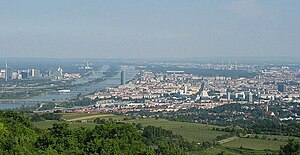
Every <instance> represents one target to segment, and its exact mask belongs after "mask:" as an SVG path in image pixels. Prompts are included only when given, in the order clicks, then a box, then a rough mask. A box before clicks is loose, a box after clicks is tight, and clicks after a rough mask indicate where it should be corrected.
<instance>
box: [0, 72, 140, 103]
mask: <svg viewBox="0 0 300 155" xmlns="http://www.w3.org/2000/svg"><path fill="white" fill-rule="evenodd" d="M107 69H108V68H107V67H103V68H102V70H101V71H93V73H92V74H91V75H89V76H88V77H84V78H82V79H77V81H75V83H76V84H83V83H88V82H89V81H91V80H93V79H96V78H101V77H103V72H105V71H106V70H107ZM122 70H125V80H126V81H130V80H132V79H133V78H134V77H135V76H136V75H137V71H136V70H135V68H134V67H133V66H127V67H122ZM120 83H121V73H118V74H117V75H115V76H113V77H108V78H106V80H105V81H102V82H98V83H92V84H86V85H83V86H78V87H75V88H72V89H71V92H70V93H63V94H59V93H48V94H44V95H41V96H36V97H32V98H29V99H25V100H15V101H12V102H10V103H0V109H13V108H17V107H21V106H33V105H35V104H37V103H38V102H42V101H64V100H67V99H70V98H74V97H76V96H77V95H78V94H81V95H87V94H90V93H93V92H96V91H101V90H105V89H106V88H108V87H116V86H119V85H120Z"/></svg>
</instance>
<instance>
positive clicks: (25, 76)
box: [21, 70, 29, 79]
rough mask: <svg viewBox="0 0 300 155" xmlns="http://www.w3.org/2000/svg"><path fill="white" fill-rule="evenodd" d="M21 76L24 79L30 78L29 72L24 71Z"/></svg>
mask: <svg viewBox="0 0 300 155" xmlns="http://www.w3.org/2000/svg"><path fill="white" fill-rule="evenodd" d="M21 76H22V79H28V76H29V74H28V71H27V70H24V71H22V72H21Z"/></svg>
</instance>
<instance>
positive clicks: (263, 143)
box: [222, 138, 287, 150]
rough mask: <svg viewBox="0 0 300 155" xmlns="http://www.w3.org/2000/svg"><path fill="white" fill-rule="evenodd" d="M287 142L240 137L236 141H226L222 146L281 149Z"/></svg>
mask: <svg viewBox="0 0 300 155" xmlns="http://www.w3.org/2000/svg"><path fill="white" fill-rule="evenodd" d="M286 143H287V142H283V141H273V140H263V139H253V138H238V139H236V140H234V141H231V142H228V143H224V144H222V146H224V147H228V148H240V147H242V148H245V149H252V150H279V148H280V146H281V145H285V144H286Z"/></svg>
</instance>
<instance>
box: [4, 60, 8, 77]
mask: <svg viewBox="0 0 300 155" xmlns="http://www.w3.org/2000/svg"><path fill="white" fill-rule="evenodd" d="M7 67H8V66H7V61H6V60H5V81H7V80H8V69H7Z"/></svg>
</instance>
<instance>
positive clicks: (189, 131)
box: [127, 119, 227, 143]
mask: <svg viewBox="0 0 300 155" xmlns="http://www.w3.org/2000/svg"><path fill="white" fill-rule="evenodd" d="M127 122H129V123H141V124H142V125H143V126H147V125H153V126H156V127H162V128H163V129H167V130H171V131H172V132H173V133H175V134H179V135H182V136H183V137H184V138H185V139H186V140H189V141H195V142H197V143H201V142H205V141H212V140H214V139H215V138H216V137H217V136H220V135H224V134H226V133H227V132H222V131H214V130H212V128H213V127H214V126H211V125H204V124H197V123H187V122H175V121H168V120H165V119H158V120H156V119H136V120H129V121H127Z"/></svg>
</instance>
